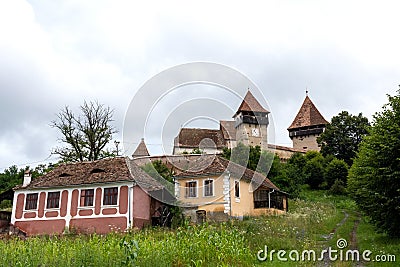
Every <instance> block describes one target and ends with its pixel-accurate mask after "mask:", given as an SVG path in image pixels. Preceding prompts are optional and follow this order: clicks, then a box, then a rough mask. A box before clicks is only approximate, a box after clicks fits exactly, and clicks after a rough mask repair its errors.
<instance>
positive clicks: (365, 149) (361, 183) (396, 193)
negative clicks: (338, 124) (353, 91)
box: [348, 89, 400, 236]
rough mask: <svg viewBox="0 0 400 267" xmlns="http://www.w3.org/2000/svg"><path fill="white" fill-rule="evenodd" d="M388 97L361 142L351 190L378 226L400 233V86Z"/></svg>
mask: <svg viewBox="0 0 400 267" xmlns="http://www.w3.org/2000/svg"><path fill="white" fill-rule="evenodd" d="M388 99H389V102H388V103H387V104H385V105H384V106H383V110H382V111H381V112H378V113H376V114H375V115H374V121H373V126H372V127H371V129H370V131H369V135H368V136H366V137H365V138H364V140H363V142H362V143H361V145H360V151H359V153H358V157H357V158H355V160H354V164H353V166H352V167H351V168H350V172H349V180H348V190H349V192H351V193H352V195H353V197H354V199H355V201H356V202H357V204H358V205H359V207H360V208H361V209H362V210H363V211H364V212H365V213H366V214H367V215H368V216H370V218H371V220H372V222H374V223H375V225H376V226H377V227H378V229H381V230H382V231H385V232H387V233H389V234H390V235H394V236H400V227H399V225H400V89H399V90H398V91H397V95H395V96H390V95H388Z"/></svg>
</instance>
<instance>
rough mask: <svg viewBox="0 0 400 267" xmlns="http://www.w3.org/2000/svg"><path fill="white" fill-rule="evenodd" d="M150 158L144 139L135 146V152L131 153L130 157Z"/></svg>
mask: <svg viewBox="0 0 400 267" xmlns="http://www.w3.org/2000/svg"><path fill="white" fill-rule="evenodd" d="M145 156H150V154H149V151H148V150H147V146H146V144H145V143H144V138H142V140H141V141H140V143H139V145H138V146H137V148H136V150H135V152H133V154H132V157H134V158H137V157H145Z"/></svg>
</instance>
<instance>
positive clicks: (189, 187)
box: [186, 181, 197, 197]
mask: <svg viewBox="0 0 400 267" xmlns="http://www.w3.org/2000/svg"><path fill="white" fill-rule="evenodd" d="M186 197H197V181H191V182H186Z"/></svg>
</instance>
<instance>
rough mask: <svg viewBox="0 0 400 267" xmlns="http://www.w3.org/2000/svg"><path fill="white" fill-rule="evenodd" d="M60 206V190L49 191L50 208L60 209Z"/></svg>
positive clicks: (48, 201) (48, 204) (48, 206)
mask: <svg viewBox="0 0 400 267" xmlns="http://www.w3.org/2000/svg"><path fill="white" fill-rule="evenodd" d="M59 207H60V192H49V193H48V194H47V206H46V208H48V209H58V208H59Z"/></svg>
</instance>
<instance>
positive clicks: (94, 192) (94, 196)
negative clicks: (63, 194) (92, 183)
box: [79, 187, 96, 208]
mask: <svg viewBox="0 0 400 267" xmlns="http://www.w3.org/2000/svg"><path fill="white" fill-rule="evenodd" d="M90 189H92V190H93V205H91V206H83V205H81V199H82V191H83V190H90ZM95 203H96V188H92V187H91V188H81V189H80V190H79V208H93V207H94V205H95Z"/></svg>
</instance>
